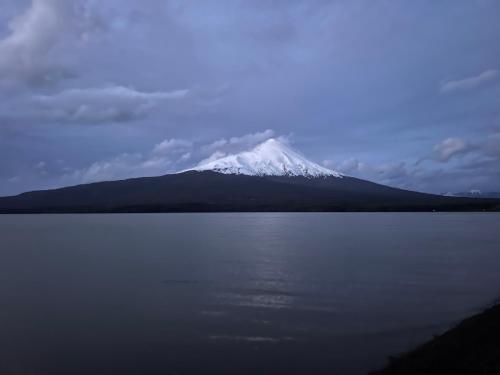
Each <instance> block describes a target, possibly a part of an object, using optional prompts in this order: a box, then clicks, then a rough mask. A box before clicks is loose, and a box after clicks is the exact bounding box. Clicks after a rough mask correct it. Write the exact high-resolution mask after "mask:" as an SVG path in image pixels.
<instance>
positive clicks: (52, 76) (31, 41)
mask: <svg viewBox="0 0 500 375" xmlns="http://www.w3.org/2000/svg"><path fill="white" fill-rule="evenodd" d="M95 20H96V18H95V17H93V15H92V14H91V11H90V9H89V7H88V6H87V4H86V3H85V2H84V1H83V0H81V1H80V0H77V1H67V0H33V1H32V2H31V5H30V7H29V8H28V9H27V10H26V11H25V12H24V13H22V14H20V15H19V16H17V17H15V18H14V19H13V20H11V22H10V24H9V30H8V31H9V32H8V34H7V36H6V37H5V38H4V39H1V40H0V83H7V84H10V85H15V84H19V83H20V84H25V85H28V86H43V85H47V84H53V83H54V82H57V81H59V80H60V79H64V78H70V77H73V76H74V73H73V72H71V71H70V70H68V69H67V68H66V67H65V66H63V64H62V63H61V62H60V61H58V60H57V59H55V58H53V57H52V56H51V53H52V52H53V49H54V48H55V47H56V46H57V45H58V43H60V42H61V41H62V40H64V39H65V38H67V37H68V36H84V35H88V34H89V32H90V31H89V30H90V29H91V27H90V25H91V24H92V25H93V26H92V27H94V26H95Z"/></svg>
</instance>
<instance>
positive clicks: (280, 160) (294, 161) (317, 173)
mask: <svg viewBox="0 0 500 375" xmlns="http://www.w3.org/2000/svg"><path fill="white" fill-rule="evenodd" d="M191 170H195V171H215V172H219V173H224V174H244V175H249V176H305V177H325V176H334V177H342V175H341V174H340V173H338V172H336V171H332V170H330V169H328V168H325V167H322V166H321V165H318V164H316V163H313V162H311V161H309V160H307V159H306V158H305V157H304V156H302V155H300V154H299V153H298V152H296V151H294V150H292V149H291V148H289V147H288V146H286V145H284V144H283V143H281V142H279V141H277V140H276V139H274V138H270V139H268V140H267V141H265V142H263V143H261V144H259V145H257V146H256V147H255V148H254V149H252V150H250V151H245V152H241V153H239V154H235V155H227V156H225V157H222V158H220V159H217V160H214V161H211V162H208V163H205V164H200V165H198V166H196V167H194V168H192V169H191Z"/></svg>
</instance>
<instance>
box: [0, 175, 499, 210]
mask: <svg viewBox="0 0 500 375" xmlns="http://www.w3.org/2000/svg"><path fill="white" fill-rule="evenodd" d="M499 207H500V200H488V199H477V198H476V199H469V198H451V197H442V196H437V195H430V194H422V193H415V192H410V191H405V190H400V189H395V188H391V187H387V186H383V185H378V184H375V183H371V182H368V181H363V180H359V179H356V178H352V177H345V176H344V177H343V178H337V177H332V176H330V177H324V178H307V177H304V176H296V177H293V176H292V177H289V176H263V177H258V176H247V175H241V174H240V175H230V174H223V173H217V172H213V171H205V172H197V171H188V172H184V173H179V174H172V175H165V176H160V177H146V178H136V179H129V180H122V181H113V182H99V183H93V184H88V185H78V186H73V187H67V188H62V189H55V190H46V191H36V192H29V193H23V194H20V195H18V196H14V197H4V198H0V213H42V212H46V213H66V212H233V211H248V212H251V211H431V210H438V211H455V210H495V209H497V210H498V208H499Z"/></svg>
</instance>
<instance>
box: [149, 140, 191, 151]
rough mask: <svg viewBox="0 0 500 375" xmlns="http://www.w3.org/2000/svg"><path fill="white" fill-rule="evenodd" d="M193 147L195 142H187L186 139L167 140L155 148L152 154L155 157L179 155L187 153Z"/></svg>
mask: <svg viewBox="0 0 500 375" xmlns="http://www.w3.org/2000/svg"><path fill="white" fill-rule="evenodd" d="M192 147H193V142H190V141H186V140H184V139H175V138H173V139H165V140H164V141H162V142H160V143H158V144H157V145H156V146H155V147H154V148H153V151H152V153H153V154H154V155H165V154H170V153H174V154H177V153H182V152H186V151H188V150H190V149H191V148H192Z"/></svg>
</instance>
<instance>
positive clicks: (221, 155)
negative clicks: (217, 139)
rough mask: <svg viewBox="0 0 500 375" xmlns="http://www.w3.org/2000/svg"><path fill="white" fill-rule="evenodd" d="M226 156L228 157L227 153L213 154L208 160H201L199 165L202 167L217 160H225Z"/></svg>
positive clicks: (217, 152)
mask: <svg viewBox="0 0 500 375" xmlns="http://www.w3.org/2000/svg"><path fill="white" fill-rule="evenodd" d="M224 156H226V153H225V152H222V151H215V152H214V153H213V154H211V155H210V156H209V157H208V158H205V159H203V160H201V161H200V162H199V163H198V165H202V164H206V163H210V162H212V161H214V160H217V159H220V158H223V157H224Z"/></svg>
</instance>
